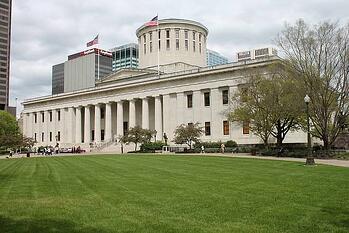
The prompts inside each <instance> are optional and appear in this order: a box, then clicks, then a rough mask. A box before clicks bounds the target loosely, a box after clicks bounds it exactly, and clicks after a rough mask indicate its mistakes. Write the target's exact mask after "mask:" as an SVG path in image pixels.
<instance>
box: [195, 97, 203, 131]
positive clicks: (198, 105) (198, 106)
mask: <svg viewBox="0 0 349 233" xmlns="http://www.w3.org/2000/svg"><path fill="white" fill-rule="evenodd" d="M203 103H204V97H203V94H202V93H201V91H193V123H194V124H195V123H196V122H199V123H200V124H201V125H202V126H203V124H204V123H203V122H202V121H201V118H202V117H201V116H202V108H203V106H204V104H203Z"/></svg>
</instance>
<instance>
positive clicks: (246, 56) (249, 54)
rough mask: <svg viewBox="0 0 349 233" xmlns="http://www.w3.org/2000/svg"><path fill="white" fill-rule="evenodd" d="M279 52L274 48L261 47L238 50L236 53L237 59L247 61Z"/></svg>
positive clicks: (275, 54)
mask: <svg viewBox="0 0 349 233" xmlns="http://www.w3.org/2000/svg"><path fill="white" fill-rule="evenodd" d="M277 54H278V52H277V50H276V49H274V48H270V47H269V48H261V49H252V50H248V51H243V52H238V53H237V54H236V57H237V61H247V60H254V59H259V58H265V57H272V56H277Z"/></svg>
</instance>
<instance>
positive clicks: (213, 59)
mask: <svg viewBox="0 0 349 233" xmlns="http://www.w3.org/2000/svg"><path fill="white" fill-rule="evenodd" d="M206 59H207V66H216V65H223V64H227V63H228V62H229V61H228V58H226V57H224V56H222V55H221V54H219V53H218V52H216V51H213V50H210V49H207V55H206Z"/></svg>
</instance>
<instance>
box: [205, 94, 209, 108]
mask: <svg viewBox="0 0 349 233" xmlns="http://www.w3.org/2000/svg"><path fill="white" fill-rule="evenodd" d="M204 104H205V106H206V107H208V106H210V92H205V93H204Z"/></svg>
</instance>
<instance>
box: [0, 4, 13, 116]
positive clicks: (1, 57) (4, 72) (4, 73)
mask: <svg viewBox="0 0 349 233" xmlns="http://www.w3.org/2000/svg"><path fill="white" fill-rule="evenodd" d="M11 9H12V1H11V0H1V1H0V110H8V105H9V77H10V47H11V46H10V45H11Z"/></svg>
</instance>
